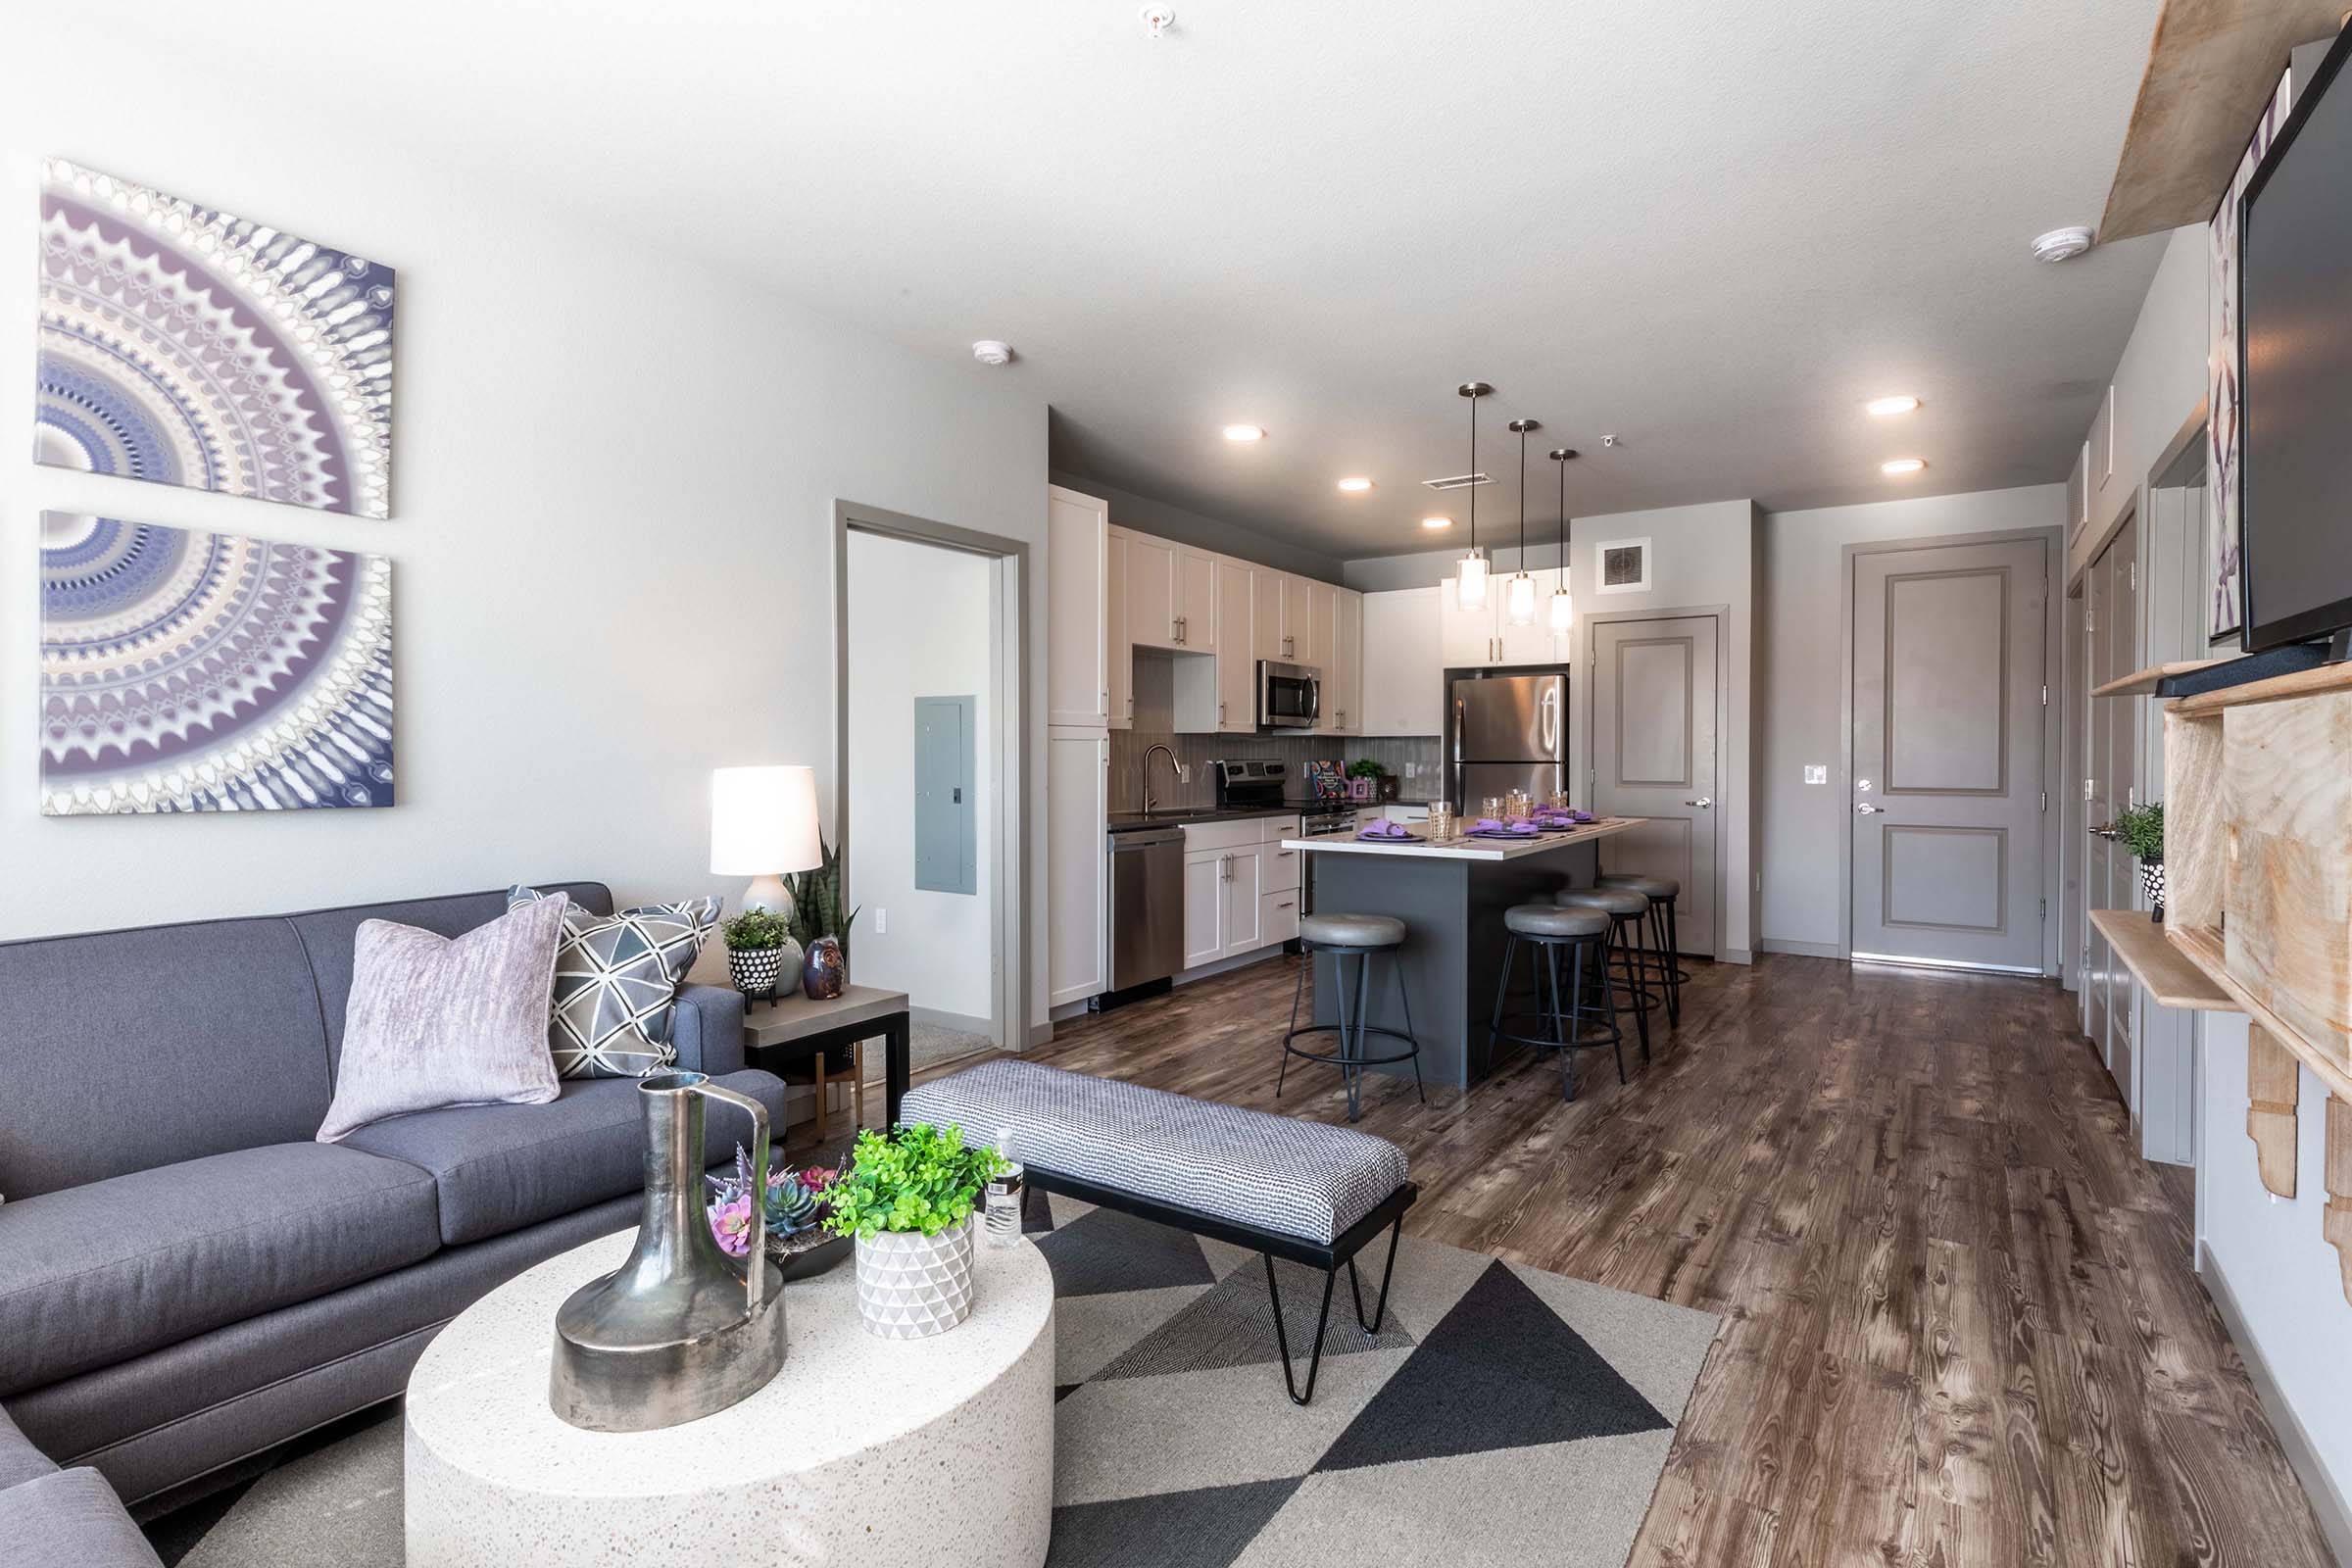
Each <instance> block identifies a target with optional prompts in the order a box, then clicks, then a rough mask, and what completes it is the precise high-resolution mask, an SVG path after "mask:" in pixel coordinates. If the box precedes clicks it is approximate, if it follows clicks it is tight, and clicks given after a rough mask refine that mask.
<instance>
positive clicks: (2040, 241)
mask: <svg viewBox="0 0 2352 1568" xmlns="http://www.w3.org/2000/svg"><path fill="white" fill-rule="evenodd" d="M2090 240H2091V234H2090V230H2089V229H2087V228H2084V227H2082V226H2081V225H2080V224H2077V225H2074V226H2072V227H2068V228H2053V229H2051V230H2050V231H2049V232H2048V233H2047V234H2036V235H2035V236H2034V260H2035V261H2037V262H2071V261H2073V260H2074V259H2075V258H2076V257H2078V256H2080V255H2082V253H2083V252H2084V251H2086V250H2088V249H2090Z"/></svg>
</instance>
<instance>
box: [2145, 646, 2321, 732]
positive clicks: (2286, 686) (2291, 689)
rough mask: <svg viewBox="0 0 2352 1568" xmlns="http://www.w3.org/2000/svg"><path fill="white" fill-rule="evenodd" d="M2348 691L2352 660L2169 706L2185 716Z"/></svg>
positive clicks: (2203, 694)
mask: <svg viewBox="0 0 2352 1568" xmlns="http://www.w3.org/2000/svg"><path fill="white" fill-rule="evenodd" d="M2143 673H2144V672H2143ZM2344 691H2352V660H2347V661H2345V662H2342V663H2340V664H2320V665H2317V666H2315V667H2313V668H2311V669H2298V670H2296V671H2295V672H2294V673H2293V674H2291V675H2273V676H2272V677H2271V678H2270V679H2269V680H2253V681H2248V682H2246V684H2245V685H2243V686H2224V687H2222V688H2221V689H2220V690H2218V691H2210V692H2199V693H2197V695H2196V696H2194V697H2177V698H2175V699H2173V701H2172V702H2171V703H2169V704H2167V705H2166V707H2167V708H2168V709H2170V711H2173V712H2176V713H2179V714H2180V715H2181V716H2182V717H2184V718H2197V717H2202V716H2204V715H2206V714H2209V713H2219V712H2221V711H2223V710H2225V709H2230V708H2243V707H2246V706H2247V705H2249V704H2252V703H2283V702H2286V701H2288V700H2289V699H2292V698H2296V697H2324V696H2326V695H2327V693H2329V692H2344Z"/></svg>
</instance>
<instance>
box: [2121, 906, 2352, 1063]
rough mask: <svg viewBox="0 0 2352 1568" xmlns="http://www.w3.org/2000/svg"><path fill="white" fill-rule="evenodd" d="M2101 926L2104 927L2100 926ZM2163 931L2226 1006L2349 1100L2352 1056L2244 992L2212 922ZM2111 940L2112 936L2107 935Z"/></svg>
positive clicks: (2220, 936) (2170, 927)
mask: <svg viewBox="0 0 2352 1568" xmlns="http://www.w3.org/2000/svg"><path fill="white" fill-rule="evenodd" d="M2102 929H2104V928H2103V927H2102ZM2165 935H2166V937H2167V939H2168V940H2170V941H2171V943H2172V945H2173V946H2174V948H2176V949H2177V950H2179V952H2180V954H2181V955H2182V956H2185V957H2186V958H2187V959H2188V961H2189V962H2191V963H2193V964H2195V965H2196V966H2197V968H2198V969H2199V970H2201V971H2202V972H2203V973H2204V975H2205V977H2206V978H2207V979H2209V980H2211V981H2212V982H2213V983H2214V984H2215V985H2217V986H2219V987H2221V988H2222V990H2223V992H2224V993H2225V994H2226V995H2227V996H2228V997H2229V1008H2228V1010H2229V1011H2231V1012H2242V1013H2244V1014H2245V1015H2246V1016H2247V1017H2249V1018H2251V1019H2253V1020H2254V1022H2255V1023H2257V1024H2259V1025H2260V1026H2261V1027H2262V1028H2264V1029H2266V1030H2268V1031H2270V1033H2271V1035H2272V1037H2273V1038H2274V1039H2276V1040H2277V1041H2278V1043H2279V1044H2280V1045H2282V1046H2284V1047H2285V1048H2286V1049H2287V1050H2288V1051H2290V1052H2292V1053H2294V1054H2295V1055H2296V1056H2297V1057H2298V1058H2299V1059H2300V1060H2301V1061H2302V1063H2303V1064H2304V1065H2305V1066H2307V1067H2309V1068H2310V1069H2311V1070H2312V1071H2313V1073H2315V1074H2317V1075H2318V1077H2319V1079H2320V1081H2321V1082H2322V1083H2324V1084H2326V1085H2327V1092H2328V1093H2329V1094H2331V1095H2334V1096H2336V1097H2338V1098H2339V1099H2343V1100H2348V1101H2352V1060H2348V1059H2347V1058H2346V1056H2345V1054H2344V1052H2343V1049H2342V1047H2341V1045H2340V1044H2339V1045H2337V1046H2336V1047H2335V1049H2332V1050H2331V1049H2329V1048H2328V1047H2327V1046H2325V1045H2322V1044H2320V1043H2318V1042H2316V1041H2313V1040H2309V1039H2307V1038H2305V1037H2304V1036H2303V1035H2301V1034H2299V1033H2297V1032H2296V1030H2295V1029H2294V1027H2293V1026H2292V1025H2290V1024H2288V1023H2287V1022H2286V1021H2285V1020H2284V1019H2282V1018H2280V1017H2279V1016H2278V1014H2277V1013H2276V1012H2273V1011H2272V1010H2271V1009H2270V1008H2269V1007H2266V1006H2264V1005H2262V1004H2261V1003H2259V1002H2257V1001H2255V1000H2254V999H2253V998H2252V997H2251V996H2249V995H2247V993H2246V988H2245V987H2244V986H2242V985H2240V984H2238V983H2237V981H2236V980H2235V979H2233V978H2231V976H2230V974H2229V962H2228V960H2227V959H2226V958H2225V957H2224V956H2223V947H2222V933H2221V931H2220V929H2219V928H2218V927H2214V926H2171V925H2168V926H2167V927H2166V928H2165ZM2109 940H2110V941H2112V940H2113V939H2112V938H2110V939H2109Z"/></svg>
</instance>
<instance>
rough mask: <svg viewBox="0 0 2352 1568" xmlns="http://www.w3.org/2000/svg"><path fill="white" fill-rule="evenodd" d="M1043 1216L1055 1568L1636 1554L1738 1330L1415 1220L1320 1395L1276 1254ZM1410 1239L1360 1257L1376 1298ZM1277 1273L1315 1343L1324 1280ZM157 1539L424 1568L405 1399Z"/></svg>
mask: <svg viewBox="0 0 2352 1568" xmlns="http://www.w3.org/2000/svg"><path fill="white" fill-rule="evenodd" d="M1028 1228H1029V1230H1030V1233H1031V1238H1032V1240H1034V1241H1035V1242H1036V1243H1037V1245H1038V1248H1039V1250H1042V1251H1043V1252H1044V1253H1045V1254H1046V1257H1047V1260H1048V1261H1049V1262H1050V1263H1051V1264H1052V1265H1053V1269H1054V1296H1055V1302H1054V1334H1055V1360H1056V1372H1055V1382H1056V1385H1057V1387H1056V1389H1055V1393H1054V1397H1055V1406H1054V1543H1053V1549H1052V1554H1051V1555H1050V1556H1049V1557H1048V1558H1047V1562H1048V1565H1049V1568H1112V1565H1119V1568H1126V1565H1131V1564H1147V1563H1148V1564H1152V1565H1153V1568H1289V1565H1293V1564H1297V1565H1301V1568H1303V1565H1309V1564H1311V1565H1313V1568H1327V1565H1329V1564H1332V1563H1347V1562H1392V1563H1428V1564H1446V1565H1448V1568H1456V1565H1458V1568H1481V1565H1488V1564H1495V1565H1501V1564H1510V1565H1512V1568H1525V1565H1531V1564H1559V1565H1562V1568H1588V1565H1590V1568H1621V1565H1622V1564H1623V1563H1624V1562H1625V1560H1626V1556H1627V1554H1628V1552H1629V1551H1630V1550H1631V1549H1632V1546H1633V1543H1634V1538H1635V1536H1636V1534H1637V1533H1638V1532H1639V1531H1640V1529H1641V1526H1642V1516H1643V1514H1644V1513H1646V1512H1647V1510H1648V1508H1649V1502H1650V1496H1651V1494H1652V1493H1653V1492H1654V1491H1655V1490H1656V1487H1657V1481H1658V1477H1659V1475H1660V1474H1661V1473H1662V1472H1663V1470H1664V1468H1665V1463H1666V1453H1667V1449H1668V1447H1669V1446H1671V1444H1672V1443H1673V1440H1674V1426H1675V1423H1676V1421H1678V1420H1679V1419H1680V1418H1681V1416H1682V1412H1683V1407H1684V1404H1685V1402H1686V1401H1687V1400H1688V1398H1689V1397H1690V1394H1691V1386H1692V1385H1693V1384H1694V1383H1695V1382H1696V1381H1697V1379H1698V1372H1699V1366H1700V1363H1701V1362H1702V1361H1704V1360H1705V1358H1706V1354H1707V1348H1708V1347H1709V1345H1711V1344H1712V1343H1713V1341H1714V1337H1715V1331H1716V1327H1717V1324H1718V1319H1717V1318H1716V1317H1715V1316H1714V1315H1713V1314H1712V1313H1707V1312H1699V1311H1693V1310H1691V1308H1688V1307H1681V1306H1674V1305H1670V1304H1668V1303H1666V1302H1663V1301H1655V1300H1651V1299H1648V1298H1646V1297H1639V1296H1631V1295H1628V1294H1626V1293H1625V1292H1622V1291H1614V1290H1610V1289H1608V1288H1606V1287H1604V1286H1599V1285H1593V1284H1590V1283H1587V1282H1585V1281H1581V1280H1572V1279H1567V1278H1563V1277H1562V1276H1560V1275H1557V1274H1546V1273H1544V1272H1543V1271H1541V1270H1538V1269H1531V1268H1524V1267H1521V1266H1519V1265H1516V1264H1511V1263H1505V1262H1501V1261H1499V1260H1497V1259H1495V1258H1490V1257H1485V1256H1481V1255H1479V1254H1476V1253H1472V1252H1465V1251H1462V1250H1458V1249H1455V1248H1450V1247H1443V1246H1439V1245H1438V1244H1436V1243H1433V1242H1422V1241H1416V1240H1414V1239H1413V1238H1412V1237H1410V1236H1408V1237H1406V1238H1405V1240H1404V1244H1403V1246H1402V1247H1401V1248H1400V1249H1399V1250H1398V1252H1397V1276H1396V1283H1395V1285H1394V1286H1393V1287H1392V1288H1391V1291H1390V1295H1389V1313H1388V1317H1387V1319H1386V1321H1384V1322H1383V1323H1382V1325H1381V1330H1380V1332H1379V1333H1378V1334H1377V1335H1368V1334H1366V1333H1364V1331H1363V1330H1362V1329H1361V1328H1360V1327H1359V1326H1358V1325H1357V1323H1356V1321H1355V1316H1354V1313H1353V1312H1352V1311H1351V1310H1350V1309H1349V1307H1348V1297H1347V1293H1346V1292H1345V1291H1341V1292H1338V1293H1335V1298H1334V1299H1333V1301H1332V1313H1331V1326H1330V1329H1329V1332H1328V1334H1327V1335H1326V1337H1325V1341H1324V1347H1323V1370H1322V1374H1321V1376H1320V1378H1319V1379H1318V1380H1317V1382H1316V1384H1315V1396H1314V1402H1313V1403H1312V1404H1310V1405H1308V1406H1306V1407H1305V1408H1303V1409H1301V1408H1299V1407H1298V1406H1296V1405H1293V1404H1292V1403H1291V1402H1290V1398H1289V1397H1288V1396H1287V1395H1286V1394H1285V1393H1284V1391H1283V1382H1282V1368H1281V1366H1280V1364H1279V1363H1278V1361H1277V1360H1276V1351H1275V1348H1274V1324H1273V1310H1272V1308H1271V1306H1270V1305H1269V1304H1268V1302H1267V1299H1266V1283H1265V1268H1264V1264H1263V1263H1262V1262H1261V1261H1260V1260H1259V1257H1258V1254H1256V1253H1254V1252H1246V1251H1243V1250H1241V1249H1239V1248H1234V1247H1229V1246H1226V1245H1225V1244H1223V1243H1220V1242H1213V1241H1206V1240H1202V1239H1201V1238H1198V1237H1194V1236H1191V1235H1188V1234H1186V1233H1184V1232H1182V1231H1175V1230H1170V1229H1167V1228H1165V1227H1163V1226H1159V1225H1154V1224H1152V1223H1150V1222H1148V1221H1144V1220H1138V1219H1134V1218H1131V1217H1129V1216H1127V1215H1124V1214H1120V1213H1117V1212H1115V1211H1113V1210H1110V1209H1097V1208H1093V1207H1090V1206H1089V1205H1087V1204H1085V1203H1081V1202H1077V1201H1074V1200H1069V1199H1063V1198H1059V1197H1055V1198H1053V1199H1051V1200H1050V1201H1038V1202H1035V1203H1033V1204H1032V1211H1031V1216H1030V1220H1029V1226H1028ZM1386 1252H1387V1243H1386V1239H1385V1238H1384V1239H1383V1240H1382V1241H1381V1242H1378V1243H1376V1244H1374V1245H1373V1246H1372V1247H1370V1248H1367V1249H1366V1250H1365V1252H1364V1254H1363V1257H1362V1258H1360V1259H1359V1263H1363V1264H1367V1265H1368V1266H1366V1267H1365V1269H1364V1272H1365V1276H1366V1277H1365V1280H1364V1287H1365V1302H1364V1304H1365V1307H1366V1308H1367V1310H1368V1309H1369V1308H1370V1307H1371V1305H1372V1296H1373V1293H1374V1292H1375V1291H1376V1290H1377V1289H1378V1286H1379V1264H1380V1261H1381V1259H1382V1258H1383V1257H1384V1256H1385V1255H1386ZM1276 1267H1277V1270H1278V1271H1279V1272H1280V1275H1281V1278H1282V1285H1283V1291H1282V1300H1283V1317H1284V1322H1285V1328H1286V1330H1287V1332H1288V1334H1289V1336H1290V1340H1291V1344H1292V1345H1293V1347H1294V1348H1298V1349H1299V1353H1300V1354H1301V1355H1303V1350H1304V1347H1306V1346H1307V1345H1308V1344H1310V1343H1311V1341H1312V1339H1313V1336H1314V1314H1315V1308H1316V1305H1317V1304H1318V1302H1319V1299H1320V1297H1321V1295H1322V1281H1321V1277H1320V1276H1319V1275H1317V1274H1314V1273H1311V1272H1309V1271H1307V1270H1304V1269H1299V1268H1297V1267H1295V1266H1293V1265H1290V1264H1277V1265H1276ZM1342 1283H1343V1284H1344V1283H1345V1281H1343V1282H1342ZM1300 1372H1301V1375H1303V1372H1304V1367H1303V1363H1301V1366H1300ZM974 1484H975V1485H984V1484H985V1482H984V1481H983V1480H980V1479H978V1478H976V1479H975V1483H974ZM147 1531H148V1536H149V1539H150V1540H151V1541H152V1542H154V1544H155V1545H156V1547H157V1550H158V1552H159V1553H160V1554H161V1555H162V1557H163V1559H164V1562H165V1563H166V1565H167V1568H262V1565H265V1564H267V1565H270V1568H276V1565H280V1564H300V1565H303V1568H401V1563H402V1551H401V1505H400V1422H399V1415H398V1407H397V1406H395V1405H387V1406H383V1407H381V1408H379V1409H378V1410H375V1411H372V1412H368V1413H366V1414H363V1415H361V1416H358V1417H355V1418H353V1419H352V1420H351V1421H348V1422H345V1423H341V1424H340V1425H339V1426H338V1427H336V1428H333V1429H330V1430H329V1431H328V1432H326V1433H322V1434H318V1435H315V1436H314V1438H313V1439H311V1440H309V1441H308V1442H306V1443H304V1444H301V1445H296V1446H291V1447H290V1448H289V1449H288V1450H287V1451H286V1452H284V1453H283V1454H281V1455H280V1456H278V1458H277V1460H276V1462H275V1464H274V1466H273V1467H272V1468H270V1469H268V1470H266V1471H265V1472H264V1473H262V1474H259V1475H258V1476H255V1477H252V1478H250V1479H248V1480H245V1481H243V1482H241V1483H239V1484H238V1485H237V1486H236V1487H234V1488H231V1489H228V1490H227V1491H225V1492H223V1493H221V1494H218V1495H214V1496H212V1497H208V1498H206V1499H204V1500H203V1501H202V1502H199V1503H196V1504H194V1505H192V1506H190V1507H188V1508H185V1509H182V1510H179V1511H178V1512H175V1513H172V1514H167V1515H165V1516H164V1517H162V1518H161V1519H157V1520H153V1521H150V1522H149V1523H148V1525H147Z"/></svg>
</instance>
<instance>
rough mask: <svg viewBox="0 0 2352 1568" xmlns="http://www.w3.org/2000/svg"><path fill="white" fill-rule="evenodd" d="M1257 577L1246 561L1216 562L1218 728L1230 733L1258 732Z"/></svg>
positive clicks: (1277, 601) (1248, 733)
mask: <svg viewBox="0 0 2352 1568" xmlns="http://www.w3.org/2000/svg"><path fill="white" fill-rule="evenodd" d="M1258 576H1259V573H1258V572H1256V571H1254V570H1252V569H1251V568H1250V564H1249V563H1248V562H1246V561H1224V560H1221V561H1219V562H1218V563H1217V572H1216V583H1217V587H1216V613H1217V729H1218V730H1219V731H1220V732H1222V733H1225V734H1230V735H1254V734H1256V733H1257V656H1256V654H1255V653H1254V652H1253V650H1254V649H1255V648H1256V646H1257V641H1258V639H1257V628H1256V624H1255V617H1256V613H1257V603H1258V593H1257V579H1258ZM1276 605H1277V611H1278V613H1279V606H1280V599H1279V596H1278V597H1277V599H1276Z"/></svg>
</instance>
